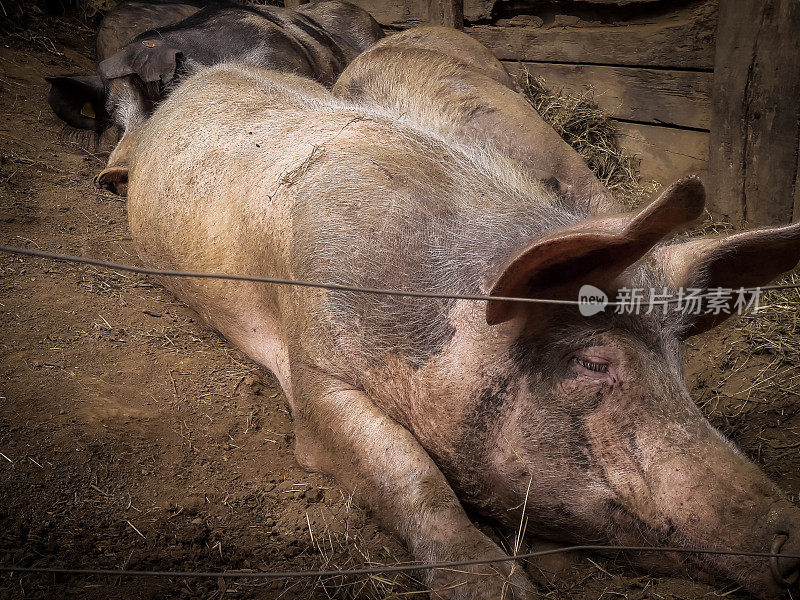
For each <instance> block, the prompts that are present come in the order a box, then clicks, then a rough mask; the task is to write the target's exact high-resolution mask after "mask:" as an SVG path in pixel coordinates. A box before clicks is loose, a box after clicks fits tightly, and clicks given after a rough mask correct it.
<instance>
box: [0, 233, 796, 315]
mask: <svg viewBox="0 0 800 600" xmlns="http://www.w3.org/2000/svg"><path fill="white" fill-rule="evenodd" d="M0 252H5V253H7V254H14V255H18V256H32V257H36V258H46V259H50V260H57V261H60V262H70V263H77V264H83V265H91V266H94V267H101V268H103V269H110V270H112V271H127V272H129V273H139V274H142V275H156V276H158V277H194V278H199V279H226V280H230V281H249V282H254V283H270V284H274V285H293V286H298V287H310V288H322V289H327V290H337V291H342V292H356V293H361V294H377V295H383V296H410V297H413V298H438V299H444V300H475V301H484V302H488V301H493V302H518V303H523V304H560V305H567V306H580V305H581V304H582V303H581V302H580V301H579V300H556V299H551V298H520V297H511V296H489V295H486V294H456V293H439V292H420V291H414V290H395V289H389V288H371V287H358V286H352V285H341V284H338V283H319V282H316V281H303V280H299V279H280V278H277V277H258V276H255V275H236V274H232V273H203V272H198V271H172V270H164V269H152V268H150V267H135V266H133V265H126V264H122V263H115V262H110V261H106V260H100V259H97V258H87V257H84V256H74V255H70V254H59V253H57V252H46V251H44V250H31V249H29V248H18V247H15V246H0ZM794 288H800V284H791V283H790V284H782V285H768V286H761V287H758V288H743V291H744V292H755V291H756V290H761V291H762V292H764V291H770V290H787V289H794ZM737 291H738V290H737ZM713 296H714V294H712V293H708V294H699V295H698V296H696V298H704V297H713ZM682 301H685V299H681V298H677V297H675V298H671V299H668V300H667V299H665V300H664V301H659V302H658V304H676V303H679V302H682ZM620 305H623V306H627V305H628V303H625V302H606V303H605V306H620Z"/></svg>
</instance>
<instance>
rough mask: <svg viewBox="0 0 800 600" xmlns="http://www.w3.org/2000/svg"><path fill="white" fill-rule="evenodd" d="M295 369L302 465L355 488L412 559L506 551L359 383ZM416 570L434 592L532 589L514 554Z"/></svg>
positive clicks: (497, 594) (514, 594)
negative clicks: (471, 517) (511, 557)
mask: <svg viewBox="0 0 800 600" xmlns="http://www.w3.org/2000/svg"><path fill="white" fill-rule="evenodd" d="M295 373H296V371H294V370H293V373H292V376H293V379H294V378H295V376H296V375H295ZM297 375H299V376H297V379H296V381H297V382H298V384H299V385H298V389H296V390H295V394H294V396H295V408H294V419H295V431H296V439H297V442H296V443H297V446H296V452H297V458H298V461H299V462H300V463H301V464H302V465H303V466H304V467H306V468H308V469H310V470H317V471H322V472H324V473H327V474H328V475H331V476H332V477H334V478H335V479H336V480H338V481H339V483H340V484H342V485H343V486H344V487H345V488H346V489H347V490H349V491H353V492H355V494H356V496H357V497H358V498H359V500H360V501H362V502H366V503H367V504H368V505H369V507H370V508H372V509H373V510H374V511H375V512H376V513H377V514H378V515H379V516H380V517H381V518H382V519H383V521H384V523H385V524H386V525H387V526H388V527H389V528H391V529H392V530H394V531H395V532H396V533H397V534H398V535H400V536H401V537H402V538H403V540H404V541H405V542H406V544H407V545H408V547H409V549H410V550H411V552H412V554H413V555H414V557H415V558H416V559H417V560H420V561H425V562H428V561H455V560H468V559H477V558H493V557H500V556H505V554H504V553H503V551H502V550H500V548H499V547H498V546H497V545H496V544H494V543H493V542H492V541H491V540H490V539H489V538H487V537H486V536H485V535H484V534H482V533H481V532H480V531H478V529H476V528H475V526H474V525H473V524H472V523H471V522H470V520H469V518H468V517H467V515H466V513H465V512H464V509H463V507H462V506H461V504H460V502H459V501H458V499H457V498H456V495H455V493H454V492H453V490H452V489H451V487H450V486H449V484H448V483H447V481H446V480H445V478H444V476H443V475H442V473H441V472H440V471H439V469H438V468H437V466H436V465H435V464H434V462H433V460H432V459H431V457H430V456H428V454H427V452H425V450H424V449H423V448H422V446H420V444H419V443H418V442H417V440H416V439H415V438H414V437H413V436H412V435H411V433H410V432H409V431H408V430H406V429H405V428H404V427H402V426H401V425H399V424H398V423H397V422H395V421H393V420H392V419H390V418H389V417H388V416H386V415H385V414H383V413H382V412H381V411H380V410H378V408H377V407H376V406H375V405H374V403H373V402H372V401H371V400H370V398H369V397H367V395H366V394H364V393H363V392H361V391H359V390H355V389H350V388H348V387H347V386H346V385H345V384H343V383H341V382H339V381H336V380H332V379H328V378H327V377H325V378H323V377H320V375H319V374H318V373H314V372H307V373H303V374H302V375H300V374H297ZM421 576H424V577H426V581H427V583H428V585H429V587H430V588H431V590H432V591H431V597H432V598H452V599H454V600H456V599H458V600H489V599H493V600H494V599H500V598H505V599H506V600H511V599H514V600H519V599H527V598H532V597H533V588H532V586H531V585H530V583H529V582H528V580H527V578H526V577H525V576H524V575H523V574H522V570H521V567H520V566H519V565H517V564H515V563H513V562H511V561H507V562H502V563H493V564H489V565H477V566H474V567H469V568H467V567H464V568H459V569H457V570H437V571H435V572H433V571H427V572H425V573H423V574H421Z"/></svg>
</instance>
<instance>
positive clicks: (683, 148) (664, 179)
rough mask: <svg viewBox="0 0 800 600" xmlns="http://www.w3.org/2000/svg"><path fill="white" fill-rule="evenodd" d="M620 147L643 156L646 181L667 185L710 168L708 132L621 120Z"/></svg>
mask: <svg viewBox="0 0 800 600" xmlns="http://www.w3.org/2000/svg"><path fill="white" fill-rule="evenodd" d="M617 125H618V127H619V141H620V146H622V148H623V149H624V150H625V151H626V152H627V153H628V154H631V155H633V156H635V157H637V158H639V159H640V161H641V163H640V172H641V176H642V179H643V180H645V181H657V182H659V183H660V184H661V185H664V186H667V185H669V184H671V183H672V182H674V181H676V180H678V179H680V178H681V177H685V176H686V175H700V177H702V178H703V180H705V179H706V178H707V171H708V133H705V132H702V131H687V130H684V129H672V128H669V127H659V126H654V125H638V124H634V123H618V124H617Z"/></svg>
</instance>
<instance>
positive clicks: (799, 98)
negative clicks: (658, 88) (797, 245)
mask: <svg viewBox="0 0 800 600" xmlns="http://www.w3.org/2000/svg"><path fill="white" fill-rule="evenodd" d="M798 31H800V2H798V0H720V4H719V21H718V24H717V46H716V56H715V64H714V85H713V91H712V110H713V114H712V117H711V135H710V147H709V209H710V210H711V212H712V214H714V215H715V216H719V215H723V216H725V217H727V218H729V219H730V220H731V221H732V222H733V223H734V225H737V226H743V225H746V226H758V225H772V224H778V223H788V222H789V221H790V220H791V219H792V214H793V213H794V215H795V217H796V218H797V217H800V190H798V187H800V183H799V182H798V149H799V148H800V123H798V116H799V115H798V104H799V103H800V36H798V34H797V32H798Z"/></svg>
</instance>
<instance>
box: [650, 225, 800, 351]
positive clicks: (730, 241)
mask: <svg viewBox="0 0 800 600" xmlns="http://www.w3.org/2000/svg"><path fill="white" fill-rule="evenodd" d="M655 256H656V260H657V261H658V262H659V263H660V265H661V268H662V269H663V270H664V273H665V275H666V277H667V281H668V282H669V283H670V285H672V286H674V287H676V288H710V289H714V288H726V289H731V290H736V289H738V288H740V287H744V288H751V287H758V286H761V285H766V284H767V283H769V282H770V281H772V280H773V279H775V278H776V277H778V275H780V274H781V273H785V272H786V271H790V270H792V269H793V268H794V267H795V266H797V263H798V262H800V222H797V223H794V224H792V225H786V226H785V227H773V228H770V229H755V230H752V231H744V232H742V233H737V234H734V235H729V236H725V237H716V238H713V237H703V238H698V239H694V240H690V241H688V242H683V243H680V244H673V245H671V246H663V247H661V248H659V249H658V250H657V251H656V253H655ZM733 303H734V299H731V300H730V302H729V306H728V309H729V310H727V311H725V310H722V311H721V312H720V314H718V315H712V314H709V315H705V314H701V315H691V319H692V321H691V323H690V324H689V327H688V329H687V331H686V334H685V335H686V336H692V335H696V334H698V333H703V332H704V331H707V330H709V329H711V328H712V327H715V326H716V325H719V324H720V323H721V322H722V321H724V320H725V319H726V318H727V317H729V316H730V315H731V313H732V312H734V311H733Z"/></svg>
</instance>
